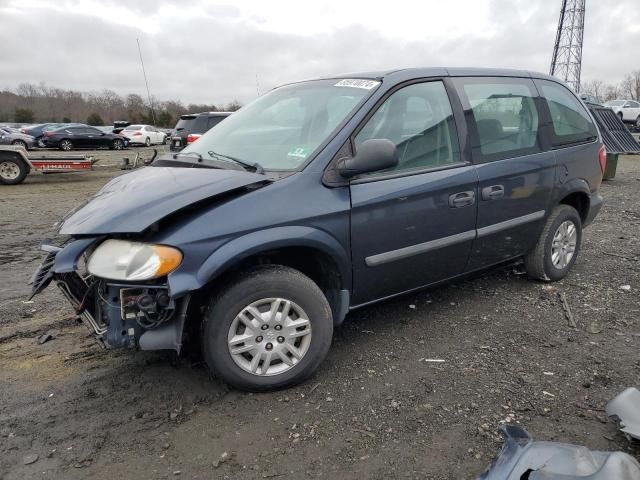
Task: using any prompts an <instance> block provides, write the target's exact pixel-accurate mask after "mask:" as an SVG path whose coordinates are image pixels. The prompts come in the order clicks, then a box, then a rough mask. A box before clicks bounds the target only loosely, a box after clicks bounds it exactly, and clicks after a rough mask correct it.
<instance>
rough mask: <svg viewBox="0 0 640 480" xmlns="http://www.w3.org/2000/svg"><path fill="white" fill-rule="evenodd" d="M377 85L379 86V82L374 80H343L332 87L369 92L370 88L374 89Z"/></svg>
mask: <svg viewBox="0 0 640 480" xmlns="http://www.w3.org/2000/svg"><path fill="white" fill-rule="evenodd" d="M378 85H380V82H378V81H376V80H362V79H357V78H345V79H344V80H340V81H339V82H338V83H336V84H335V85H334V87H353V88H364V89H365V90H371V89H372V88H375V87H377V86H378Z"/></svg>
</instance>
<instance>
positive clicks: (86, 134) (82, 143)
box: [42, 126, 128, 151]
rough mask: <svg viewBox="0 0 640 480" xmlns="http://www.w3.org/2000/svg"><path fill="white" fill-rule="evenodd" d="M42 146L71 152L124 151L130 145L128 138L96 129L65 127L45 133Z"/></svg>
mask: <svg viewBox="0 0 640 480" xmlns="http://www.w3.org/2000/svg"><path fill="white" fill-rule="evenodd" d="M42 144H43V146H45V147H47V148H59V149H60V150H65V151H69V150H72V149H74V148H110V149H112V150H122V149H123V148H125V147H126V146H127V145H128V140H127V139H126V137H123V136H121V135H114V134H112V133H105V132H103V131H101V130H98V129H97V128H95V127H87V126H81V127H63V128H59V129H57V130H50V131H46V132H44V136H43V137H42Z"/></svg>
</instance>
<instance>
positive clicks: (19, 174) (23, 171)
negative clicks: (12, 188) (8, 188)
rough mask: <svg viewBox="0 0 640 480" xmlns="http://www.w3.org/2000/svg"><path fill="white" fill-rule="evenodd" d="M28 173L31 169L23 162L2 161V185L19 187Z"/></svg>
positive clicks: (10, 159) (0, 171)
mask: <svg viewBox="0 0 640 480" xmlns="http://www.w3.org/2000/svg"><path fill="white" fill-rule="evenodd" d="M27 173H29V169H28V167H27V165H26V164H25V163H24V162H23V161H21V160H15V159H12V158H8V159H5V160H0V183H1V184H3V185H17V184H18V183H20V182H22V181H23V180H24V178H25V177H26V176H27Z"/></svg>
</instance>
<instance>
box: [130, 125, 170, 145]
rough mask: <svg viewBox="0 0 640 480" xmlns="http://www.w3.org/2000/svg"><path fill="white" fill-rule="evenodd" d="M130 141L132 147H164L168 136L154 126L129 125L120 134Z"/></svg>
mask: <svg viewBox="0 0 640 480" xmlns="http://www.w3.org/2000/svg"><path fill="white" fill-rule="evenodd" d="M120 135H124V136H125V137H127V138H128V139H129V144H130V145H145V146H147V147H148V146H150V145H160V144H162V145H164V144H165V143H166V142H167V135H166V134H165V133H164V132H161V131H160V130H158V129H157V128H156V127H154V126H152V125H129V126H128V127H126V128H125V129H124V130H122V131H121V132H120Z"/></svg>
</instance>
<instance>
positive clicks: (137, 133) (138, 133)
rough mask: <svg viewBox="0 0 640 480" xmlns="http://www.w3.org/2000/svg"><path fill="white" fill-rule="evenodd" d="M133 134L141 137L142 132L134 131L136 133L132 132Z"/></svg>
mask: <svg viewBox="0 0 640 480" xmlns="http://www.w3.org/2000/svg"><path fill="white" fill-rule="evenodd" d="M133 136H134V137H141V136H142V133H140V132H136V133H134V134H133Z"/></svg>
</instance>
